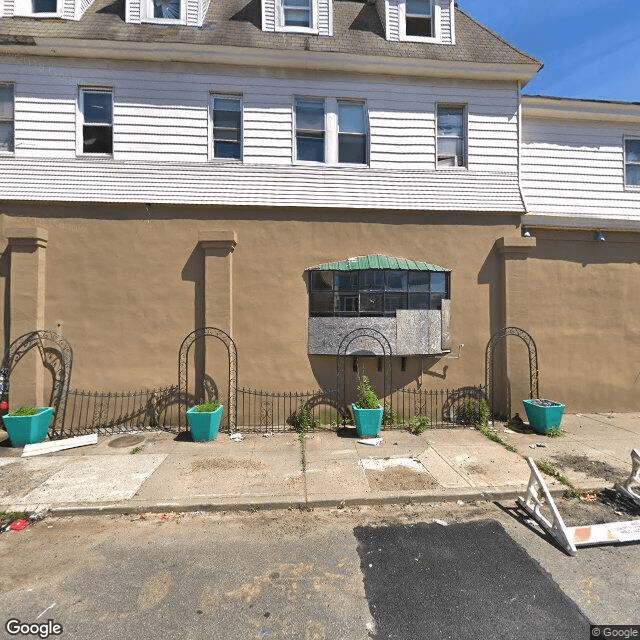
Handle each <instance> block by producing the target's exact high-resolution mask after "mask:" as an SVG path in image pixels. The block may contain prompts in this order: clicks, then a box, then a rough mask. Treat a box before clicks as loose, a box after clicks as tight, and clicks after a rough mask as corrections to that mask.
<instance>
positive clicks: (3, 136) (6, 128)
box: [0, 84, 14, 153]
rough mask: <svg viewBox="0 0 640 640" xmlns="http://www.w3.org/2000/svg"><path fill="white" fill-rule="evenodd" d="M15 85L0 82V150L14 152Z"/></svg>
mask: <svg viewBox="0 0 640 640" xmlns="http://www.w3.org/2000/svg"><path fill="white" fill-rule="evenodd" d="M13 100H14V98H13V85H12V84H0V152H8V153H13V148H14V139H13V138H14V133H13Z"/></svg>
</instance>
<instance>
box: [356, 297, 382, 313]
mask: <svg viewBox="0 0 640 640" xmlns="http://www.w3.org/2000/svg"><path fill="white" fill-rule="evenodd" d="M383 309H384V294H383V293H382V292H380V293H377V292H374V291H363V292H361V293H360V315H361V316H381V315H382V310H383Z"/></svg>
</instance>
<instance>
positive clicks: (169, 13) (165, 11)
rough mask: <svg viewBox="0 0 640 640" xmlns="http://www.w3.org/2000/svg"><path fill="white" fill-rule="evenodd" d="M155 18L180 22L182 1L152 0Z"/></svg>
mask: <svg viewBox="0 0 640 640" xmlns="http://www.w3.org/2000/svg"><path fill="white" fill-rule="evenodd" d="M152 3H153V17H154V18H160V19H162V20H180V17H181V16H180V14H181V12H180V4H181V3H180V0H152Z"/></svg>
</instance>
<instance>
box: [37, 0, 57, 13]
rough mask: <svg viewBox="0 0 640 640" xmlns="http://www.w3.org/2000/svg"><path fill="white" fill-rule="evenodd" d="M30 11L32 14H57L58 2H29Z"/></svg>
mask: <svg viewBox="0 0 640 640" xmlns="http://www.w3.org/2000/svg"><path fill="white" fill-rule="evenodd" d="M31 11H32V12H33V13H34V14H40V13H49V14H51V13H57V12H58V0H31Z"/></svg>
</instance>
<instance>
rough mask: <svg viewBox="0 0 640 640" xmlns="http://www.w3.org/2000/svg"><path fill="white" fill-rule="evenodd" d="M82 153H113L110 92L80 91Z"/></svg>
mask: <svg viewBox="0 0 640 640" xmlns="http://www.w3.org/2000/svg"><path fill="white" fill-rule="evenodd" d="M82 115H83V120H84V123H83V126H82V151H83V153H102V154H111V153H113V99H112V95H111V91H102V90H90V89H85V90H83V91H82Z"/></svg>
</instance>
